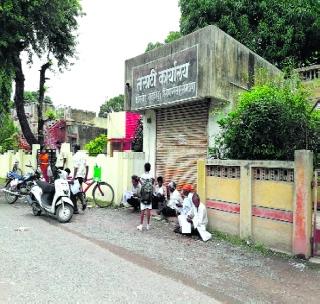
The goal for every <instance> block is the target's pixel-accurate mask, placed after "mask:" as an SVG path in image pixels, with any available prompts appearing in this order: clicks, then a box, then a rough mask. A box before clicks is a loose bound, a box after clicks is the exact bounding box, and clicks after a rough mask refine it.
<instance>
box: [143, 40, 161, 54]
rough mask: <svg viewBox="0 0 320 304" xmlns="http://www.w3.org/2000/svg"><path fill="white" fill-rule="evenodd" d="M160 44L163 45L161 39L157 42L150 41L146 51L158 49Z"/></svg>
mask: <svg viewBox="0 0 320 304" xmlns="http://www.w3.org/2000/svg"><path fill="white" fill-rule="evenodd" d="M160 46H163V43H161V42H159V41H157V42H155V43H153V42H149V43H148V45H147V48H146V50H145V52H149V51H151V50H153V49H157V48H158V47H160Z"/></svg>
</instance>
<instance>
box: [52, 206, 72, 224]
mask: <svg viewBox="0 0 320 304" xmlns="http://www.w3.org/2000/svg"><path fill="white" fill-rule="evenodd" d="M56 215H57V218H58V221H59V222H60V223H67V222H69V221H70V220H71V218H72V215H73V207H72V206H71V205H69V204H64V206H63V205H59V207H58V208H57V211H56Z"/></svg>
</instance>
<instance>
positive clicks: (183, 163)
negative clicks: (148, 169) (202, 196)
mask: <svg viewBox="0 0 320 304" xmlns="http://www.w3.org/2000/svg"><path fill="white" fill-rule="evenodd" d="M156 115H157V152H156V175H157V176H163V178H164V181H165V183H167V182H169V181H171V180H173V181H175V182H176V183H177V184H178V185H179V186H181V185H182V184H185V183H189V184H192V185H194V187H196V182H197V160H198V159H203V158H206V156H207V146H208V139H207V137H208V136H207V126H208V103H207V102H205V101H197V102H194V103H189V104H184V105H179V106H174V107H171V108H162V109H159V110H157V112H156Z"/></svg>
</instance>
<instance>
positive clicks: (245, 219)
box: [240, 165, 252, 239]
mask: <svg viewBox="0 0 320 304" xmlns="http://www.w3.org/2000/svg"><path fill="white" fill-rule="evenodd" d="M251 185H252V176H251V167H250V166H249V165H245V166H241V167H240V238H242V239H247V238H250V237H251V236H252V191H251Z"/></svg>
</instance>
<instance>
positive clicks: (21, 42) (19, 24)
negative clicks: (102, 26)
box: [0, 0, 82, 66]
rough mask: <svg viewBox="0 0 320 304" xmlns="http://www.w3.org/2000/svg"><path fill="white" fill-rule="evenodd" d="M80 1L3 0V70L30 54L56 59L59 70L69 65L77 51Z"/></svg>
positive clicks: (0, 49) (0, 30) (0, 35)
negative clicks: (69, 59)
mask: <svg viewBox="0 0 320 304" xmlns="http://www.w3.org/2000/svg"><path fill="white" fill-rule="evenodd" d="M81 14H82V12H81V6H80V2H79V0H50V1H46V0H31V1H22V0H3V1H1V2H0V66H2V65H3V64H4V63H7V64H9V65H10V64H11V65H12V66H14V65H15V64H16V62H15V58H14V57H16V56H17V54H20V53H21V52H22V51H27V53H28V55H29V60H30V62H32V57H33V55H34V54H36V55H37V56H38V57H40V58H41V57H42V56H43V55H44V54H49V55H53V57H54V58H55V59H56V60H57V62H58V65H59V66H65V65H67V64H68V58H69V57H73V55H74V52H75V47H76V34H75V30H77V28H78V20H77V17H79V16H81Z"/></svg>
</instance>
